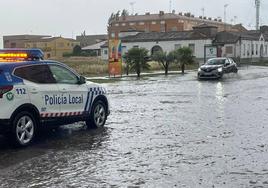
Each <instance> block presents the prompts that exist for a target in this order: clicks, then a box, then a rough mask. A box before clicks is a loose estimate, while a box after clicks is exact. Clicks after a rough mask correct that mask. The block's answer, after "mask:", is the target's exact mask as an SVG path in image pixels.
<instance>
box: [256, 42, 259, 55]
mask: <svg viewBox="0 0 268 188" xmlns="http://www.w3.org/2000/svg"><path fill="white" fill-rule="evenodd" d="M258 52H259V45H258V44H256V55H258Z"/></svg>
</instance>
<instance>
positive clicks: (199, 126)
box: [0, 66, 268, 188]
mask: <svg viewBox="0 0 268 188" xmlns="http://www.w3.org/2000/svg"><path fill="white" fill-rule="evenodd" d="M103 85H104V86H106V87H107V88H108V90H109V93H110V95H109V98H110V103H111V115H110V116H109V118H108V121H107V124H106V127H105V128H103V129H99V130H87V129H86V128H85V126H84V125H83V124H75V125H68V126H64V127H62V128H60V129H59V130H53V131H45V132H43V133H42V134H40V135H39V137H38V138H37V139H36V141H35V143H34V144H33V145H32V146H30V147H27V148H23V149H14V148H12V147H11V146H10V145H9V143H8V141H7V140H6V139H5V138H4V137H0V187H12V188H13V187H226V188H229V187H230V188H231V187H234V188H237V187H268V125H267V122H268V115H267V113H268V87H267V86H268V68H266V67H253V66H251V67H242V68H240V70H239V73H238V74H230V75H225V76H224V78H223V79H222V80H210V81H198V80H197V78H196V73H195V72H190V73H188V74H186V75H184V76H182V75H170V76H168V77H165V76H162V75H161V76H152V77H144V78H141V79H139V80H137V79H136V78H122V79H121V80H120V81H116V82H112V83H105V84H103Z"/></svg>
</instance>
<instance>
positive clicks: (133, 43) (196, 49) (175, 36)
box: [121, 24, 217, 61]
mask: <svg viewBox="0 0 268 188" xmlns="http://www.w3.org/2000/svg"><path fill="white" fill-rule="evenodd" d="M216 34H217V27H215V26H208V25H206V24H202V25H200V26H197V27H194V28H193V30H190V31H170V32H150V33H147V32H142V33H138V34H136V35H130V36H126V37H123V38H121V40H122V52H123V54H124V53H125V52H127V51H128V50H129V49H131V48H133V47H134V48H135V47H139V48H146V49H147V50H148V51H149V55H153V54H154V53H156V52H157V51H165V52H170V51H173V50H176V49H178V48H181V47H184V46H187V47H190V48H191V49H192V50H193V53H194V56H195V57H196V58H197V59H198V60H200V61H201V60H203V59H204V46H207V45H212V43H213V40H214V38H215V36H216Z"/></svg>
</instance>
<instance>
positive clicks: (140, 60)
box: [124, 48, 150, 77]
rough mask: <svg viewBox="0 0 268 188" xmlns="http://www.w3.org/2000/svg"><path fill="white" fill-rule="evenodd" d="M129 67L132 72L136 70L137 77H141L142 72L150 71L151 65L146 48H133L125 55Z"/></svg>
mask: <svg viewBox="0 0 268 188" xmlns="http://www.w3.org/2000/svg"><path fill="white" fill-rule="evenodd" d="M124 58H125V59H126V63H127V66H128V65H129V68H130V70H134V71H135V72H136V73H137V76H138V77H140V74H141V71H142V70H148V69H149V68H150V65H149V64H148V63H147V62H148V50H147V49H145V48H131V49H130V50H129V51H128V53H126V54H125V56H124Z"/></svg>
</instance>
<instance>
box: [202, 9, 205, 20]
mask: <svg viewBox="0 0 268 188" xmlns="http://www.w3.org/2000/svg"><path fill="white" fill-rule="evenodd" d="M201 11H202V17H203V18H204V17H205V8H204V7H203V8H201Z"/></svg>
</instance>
